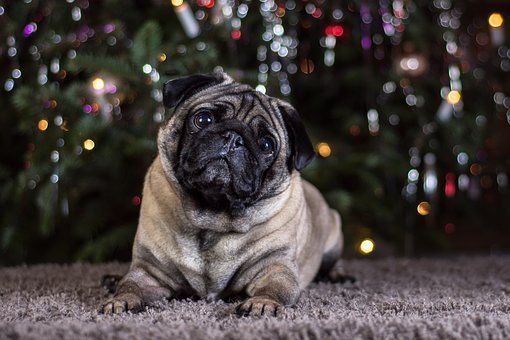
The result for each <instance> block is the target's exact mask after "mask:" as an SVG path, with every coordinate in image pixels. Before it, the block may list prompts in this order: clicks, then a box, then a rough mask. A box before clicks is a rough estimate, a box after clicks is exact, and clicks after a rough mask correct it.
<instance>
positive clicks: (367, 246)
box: [359, 238, 375, 255]
mask: <svg viewBox="0 0 510 340" xmlns="http://www.w3.org/2000/svg"><path fill="white" fill-rule="evenodd" d="M374 249H375V243H374V241H373V240H371V239H369V238H366V239H364V240H363V241H361V243H360V245H359V251H360V253H362V254H364V255H367V254H370V253H371V252H373V251H374Z"/></svg>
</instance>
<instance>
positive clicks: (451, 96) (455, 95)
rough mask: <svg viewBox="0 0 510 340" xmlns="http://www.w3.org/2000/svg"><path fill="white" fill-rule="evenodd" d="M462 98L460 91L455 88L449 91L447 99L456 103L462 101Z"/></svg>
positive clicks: (452, 103) (453, 103)
mask: <svg viewBox="0 0 510 340" xmlns="http://www.w3.org/2000/svg"><path fill="white" fill-rule="evenodd" d="M460 98H461V95H460V92H459V91H457V90H453V91H450V92H449V93H448V96H447V97H446V100H447V101H448V103H449V104H451V105H455V104H458V103H459V102H460Z"/></svg>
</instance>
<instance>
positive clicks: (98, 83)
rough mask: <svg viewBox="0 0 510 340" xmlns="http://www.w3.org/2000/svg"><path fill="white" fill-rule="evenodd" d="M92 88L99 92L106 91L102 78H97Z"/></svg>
mask: <svg viewBox="0 0 510 340" xmlns="http://www.w3.org/2000/svg"><path fill="white" fill-rule="evenodd" d="M92 88H93V89H94V90H97V91H101V90H102V89H104V80H103V79H102V78H99V77H98V78H96V79H94V80H93V81H92Z"/></svg>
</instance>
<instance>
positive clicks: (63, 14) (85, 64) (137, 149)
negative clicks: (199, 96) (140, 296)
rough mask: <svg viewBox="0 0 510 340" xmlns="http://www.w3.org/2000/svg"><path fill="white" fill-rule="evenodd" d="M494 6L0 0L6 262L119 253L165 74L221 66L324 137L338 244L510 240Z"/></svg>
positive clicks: (440, 246)
mask: <svg viewBox="0 0 510 340" xmlns="http://www.w3.org/2000/svg"><path fill="white" fill-rule="evenodd" d="M498 6H499V7H498ZM506 12H508V6H507V5H505V4H503V3H501V4H500V3H495V4H494V3H483V4H480V3H478V2H473V1H467V0H465V1H461V0H459V1H450V0H435V1H433V2H431V1H424V0H416V1H403V0H381V1H378V2H374V1H324V0H322V1H320V0H316V1H293V0H290V1H274V0H265V1H233V0H216V1H215V0H198V1H192V2H185V1H183V0H172V1H171V2H169V1H158V0H154V1H149V2H144V1H127V2H126V1H119V0H103V1H99V0H96V1H93V0H67V1H65V2H64V1H55V0H39V1H35V0H32V1H31V0H25V1H16V2H12V1H9V2H5V1H4V2H1V1H0V24H1V25H2V30H1V31H0V62H1V64H2V68H1V70H0V84H2V89H1V91H2V95H1V96H0V103H1V104H2V107H3V108H4V114H3V115H1V116H0V119H1V123H2V126H3V127H6V128H4V134H2V137H1V138H2V145H3V146H4V147H3V148H2V151H1V153H2V154H1V156H2V163H1V167H0V194H1V196H0V199H1V202H2V212H3V213H2V215H1V224H0V254H1V255H0V264H10V263H18V262H21V261H26V262H40V261H71V260H87V261H104V260H109V259H114V258H116V259H122V260H127V259H128V258H129V255H130V247H131V243H132V239H133V235H134V232H135V229H136V222H137V216H138V210H139V204H140V201H141V196H140V195H141V188H142V182H143V176H144V174H145V171H146V169H147V167H148V165H149V164H150V162H151V161H152V159H153V158H154V157H155V155H156V152H157V150H156V143H155V141H156V133H157V129H158V127H159V125H160V124H161V123H162V122H164V121H165V119H166V118H167V117H168V115H169V114H171V112H169V111H165V109H164V108H163V105H162V95H161V88H162V84H163V83H164V81H166V80H168V79H171V78H174V77H178V76H181V75H187V74H192V73H208V72H212V71H214V70H218V69H223V70H225V71H227V72H229V73H230V74H231V75H232V76H234V77H235V78H236V79H238V80H239V81H242V82H246V83H249V84H251V85H253V87H254V88H256V89H257V90H258V91H261V92H264V93H267V94H269V95H272V96H280V97H282V98H285V99H286V100H289V101H290V102H291V103H293V104H294V106H295V107H296V108H297V109H298V111H299V112H300V113H301V115H302V117H303V118H304V120H305V121H306V125H307V127H308V130H309V133H310V135H311V137H312V140H313V141H314V143H315V144H316V147H317V152H318V154H319V157H318V159H316V160H315V161H314V162H313V163H312V164H311V165H310V166H309V167H308V168H306V169H305V170H304V172H303V175H304V176H305V177H306V178H307V179H309V180H310V181H312V182H313V183H315V184H316V185H317V186H318V187H319V188H320V189H321V191H322V192H323V193H324V194H325V196H326V197H327V199H328V201H329V202H330V204H331V205H332V206H333V207H334V208H336V209H338V210H339V211H340V212H341V214H342V216H343V221H344V232H345V234H346V236H347V248H346V250H347V253H348V254H349V253H350V254H351V255H352V254H353V253H354V252H356V253H361V254H408V255H411V254H420V253H424V252H429V251H437V250H477V251H488V250H493V251H495V250H498V249H505V248H506V249H508V248H510V244H509V243H508V242H509V241H508V240H510V238H509V237H508V236H509V234H510V228H509V227H508V221H509V218H510V216H509V214H510V213H509V212H508V209H505V207H506V206H508V203H509V199H510V196H509V194H508V175H507V174H508V168H509V166H510V164H509V158H508V156H509V153H510V150H509V149H508V147H506V145H509V144H508V143H505V142H508V139H509V137H508V136H510V133H509V121H510V111H508V110H509V108H510V97H507V93H509V89H508V86H509V83H508V81H507V79H508V78H507V74H508V71H509V70H510V59H509V58H510V52H509V48H508V47H507V41H508V40H507V39H506V37H505V33H506V32H505V23H506V22H505V14H506ZM374 245H375V248H374Z"/></svg>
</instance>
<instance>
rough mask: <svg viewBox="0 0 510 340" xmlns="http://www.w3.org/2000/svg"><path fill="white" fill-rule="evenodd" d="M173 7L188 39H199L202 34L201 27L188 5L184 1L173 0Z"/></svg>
mask: <svg viewBox="0 0 510 340" xmlns="http://www.w3.org/2000/svg"><path fill="white" fill-rule="evenodd" d="M172 5H173V6H174V11H175V14H176V15H177V18H178V19H179V21H180V22H181V25H182V28H183V29H184V32H185V33H186V35H187V36H188V38H190V39H193V38H196V37H198V35H199V34H200V26H199V25H198V21H197V19H196V18H195V15H194V14H193V11H192V10H191V7H190V6H189V5H188V3H187V2H185V1H183V0H172Z"/></svg>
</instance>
